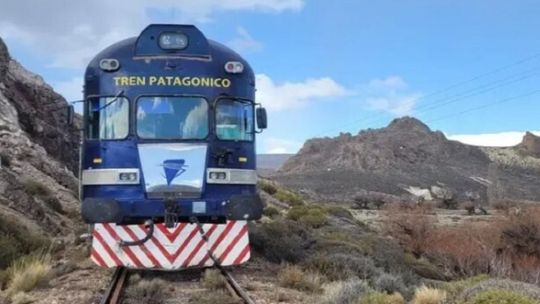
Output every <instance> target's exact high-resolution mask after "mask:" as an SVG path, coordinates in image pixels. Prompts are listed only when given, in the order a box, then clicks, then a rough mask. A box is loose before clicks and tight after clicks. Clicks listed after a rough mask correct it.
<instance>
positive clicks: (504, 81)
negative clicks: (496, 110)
mask: <svg viewBox="0 0 540 304" xmlns="http://www.w3.org/2000/svg"><path fill="white" fill-rule="evenodd" d="M538 56H540V54H539V55H538ZM531 58H532V57H531ZM519 62H524V61H523V60H522V61H519ZM509 66H510V65H507V66H506V67H509ZM497 70H501V69H497ZM494 71H495V70H494ZM482 75H487V73H484V74H482ZM537 75H540V68H538V67H537V68H534V69H530V70H527V71H524V72H519V73H515V74H512V75H510V76H508V77H504V78H500V79H497V80H494V81H491V82H487V83H484V84H482V85H481V86H478V87H475V88H472V89H469V90H466V91H462V92H459V93H457V94H454V95H452V96H449V97H445V98H440V99H436V100H435V101H434V102H432V103H429V104H425V105H424V106H423V107H422V106H420V107H418V108H417V110H421V111H420V112H419V113H418V114H423V113H426V112H429V111H432V110H435V109H438V108H440V107H443V106H446V105H448V104H452V103H456V102H458V101H461V100H464V99H467V98H470V97H474V96H478V95H481V94H484V93H487V92H490V91H493V90H496V89H498V88H501V87H504V86H507V85H510V84H513V83H517V82H520V81H523V80H526V79H529V78H531V77H534V76H537ZM478 78H480V77H474V79H478ZM471 79H473V78H471ZM460 83H462V84H464V83H465V82H460ZM453 87H455V86H453ZM447 88H450V86H449V87H447ZM442 91H443V90H439V91H438V92H442ZM433 95H435V94H434V93H430V94H427V95H424V96H421V97H418V98H416V99H414V100H412V101H410V102H409V104H412V103H413V102H417V101H418V100H421V99H425V98H426V97H427V96H433ZM381 118H382V114H380V113H379V114H378V115H376V116H375V117H371V119H370V120H369V121H368V123H369V124H371V123H375V122H377V121H379V120H380V119H381ZM361 121H362V122H365V120H364V118H362V119H359V120H355V121H352V122H350V123H347V124H344V125H341V126H340V129H341V128H344V127H348V126H351V125H355V124H357V123H358V122H361ZM336 130H338V129H337V128H333V129H332V130H328V131H324V132H320V133H318V134H317V135H316V137H317V136H320V135H323V134H326V133H329V132H334V131H336Z"/></svg>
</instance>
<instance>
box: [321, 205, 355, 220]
mask: <svg viewBox="0 0 540 304" xmlns="http://www.w3.org/2000/svg"><path fill="white" fill-rule="evenodd" d="M325 210H326V212H327V213H328V214H330V215H333V216H335V217H340V218H346V219H350V220H352V219H354V217H353V215H352V213H351V212H350V211H349V210H348V209H346V208H343V207H341V206H328V207H326V208H325Z"/></svg>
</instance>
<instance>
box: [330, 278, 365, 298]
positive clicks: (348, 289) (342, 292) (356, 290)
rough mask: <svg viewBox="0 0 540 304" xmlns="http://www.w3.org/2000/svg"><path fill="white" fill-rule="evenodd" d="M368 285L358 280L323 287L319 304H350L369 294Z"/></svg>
mask: <svg viewBox="0 0 540 304" xmlns="http://www.w3.org/2000/svg"><path fill="white" fill-rule="evenodd" d="M370 291H371V289H370V288H369V286H368V284H367V283H366V282H365V281H361V280H359V279H352V280H348V281H339V282H333V283H331V284H327V285H325V286H324V295H323V296H322V299H321V301H320V304H351V303H355V302H357V301H358V299H360V298H361V297H362V296H363V295H364V294H366V293H367V292H370Z"/></svg>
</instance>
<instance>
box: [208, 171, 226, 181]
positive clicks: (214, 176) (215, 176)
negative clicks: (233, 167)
mask: <svg viewBox="0 0 540 304" xmlns="http://www.w3.org/2000/svg"><path fill="white" fill-rule="evenodd" d="M209 177H210V179H211V180H226V179H227V173H226V172H219V171H213V172H210V174H209Z"/></svg>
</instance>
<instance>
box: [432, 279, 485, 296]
mask: <svg viewBox="0 0 540 304" xmlns="http://www.w3.org/2000/svg"><path fill="white" fill-rule="evenodd" d="M486 280H489V276H488V275H485V274H481V275H477V276H474V277H470V278H467V279H464V280H460V281H454V282H448V283H444V284H443V285H442V286H441V288H442V289H444V290H445V291H446V294H447V296H448V298H449V299H451V300H454V299H456V298H457V297H458V296H459V295H460V294H461V293H462V292H463V291H464V290H465V289H467V288H470V287H471V286H475V285H477V284H478V283H480V282H483V281H486Z"/></svg>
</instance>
